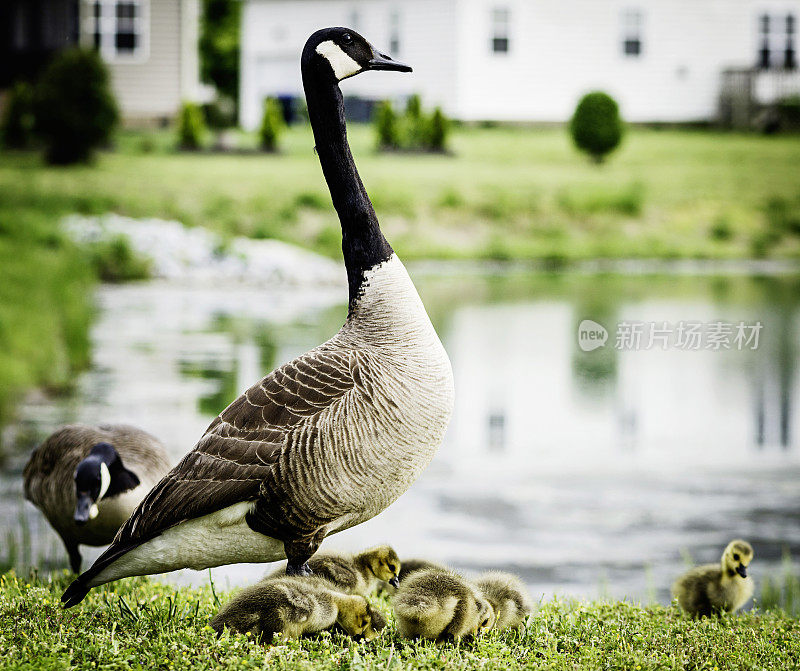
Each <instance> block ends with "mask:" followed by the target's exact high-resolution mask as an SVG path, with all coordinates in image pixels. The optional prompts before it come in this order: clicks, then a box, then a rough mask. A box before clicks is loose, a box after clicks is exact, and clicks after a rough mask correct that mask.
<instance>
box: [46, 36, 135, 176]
mask: <svg viewBox="0 0 800 671" xmlns="http://www.w3.org/2000/svg"><path fill="white" fill-rule="evenodd" d="M35 117H36V129H37V131H38V134H39V135H40V136H41V138H42V140H43V141H44V143H45V147H46V156H47V160H48V161H49V162H50V163H61V164H65V163H79V162H85V161H88V160H89V159H90V158H91V156H92V153H93V152H94V150H95V149H97V148H98V147H101V146H103V145H104V144H106V143H107V142H108V141H109V139H110V138H111V133H112V131H113V130H114V126H115V125H116V123H117V121H118V119H119V113H118V111H117V104H116V102H115V100H114V96H113V94H112V93H111V88H110V86H109V76H108V70H107V69H106V66H105V64H104V63H103V61H102V60H101V59H100V56H99V55H98V54H97V53H96V52H95V51H89V50H83V49H70V50H67V51H63V52H61V53H60V54H58V55H57V56H56V57H55V58H54V59H53V61H52V62H51V63H50V65H49V66H48V67H47V69H46V70H45V71H44V72H43V73H42V76H41V78H40V79H39V82H38V84H37V85H36V91H35Z"/></svg>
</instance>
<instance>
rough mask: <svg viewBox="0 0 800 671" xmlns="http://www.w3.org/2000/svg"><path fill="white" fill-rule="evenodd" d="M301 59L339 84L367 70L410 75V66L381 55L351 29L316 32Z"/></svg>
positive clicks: (324, 29) (326, 29)
mask: <svg viewBox="0 0 800 671" xmlns="http://www.w3.org/2000/svg"><path fill="white" fill-rule="evenodd" d="M302 60H303V64H304V65H313V66H315V67H316V68H317V69H319V70H323V71H327V72H330V73H331V75H332V76H333V78H334V79H335V80H336V81H339V82H340V81H342V80H343V79H347V78H348V77H352V76H353V75H357V74H358V73H360V72H366V71H368V70H394V71H396V72H411V67H410V66H408V65H405V64H404V63H399V62H398V61H396V60H394V59H393V58H392V57H391V56H387V55H386V54H384V53H381V52H380V51H378V50H377V49H376V48H375V47H373V46H372V45H371V44H370V43H369V42H367V40H365V39H364V38H363V37H362V36H361V35H359V34H358V33H357V32H356V31H355V30H352V29H350V28H323V29H322V30H318V31H317V32H315V33H314V34H313V35H311V37H309V38H308V41H307V42H306V46H305V48H304V49H303V59H302Z"/></svg>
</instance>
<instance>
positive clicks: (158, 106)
mask: <svg viewBox="0 0 800 671" xmlns="http://www.w3.org/2000/svg"><path fill="white" fill-rule="evenodd" d="M82 16H83V19H82V41H83V43H84V44H87V45H89V44H91V43H92V36H91V30H92V25H93V21H92V19H91V3H89V2H84V3H83V6H82ZM145 16H146V28H145V31H146V35H145V38H144V43H145V48H144V49H143V50H142V52H141V53H139V54H136V55H135V56H132V57H107V58H106V63H107V65H108V68H109V72H110V73H111V81H112V87H113V90H114V94H115V95H116V97H117V101H118V103H119V106H120V109H121V110H122V115H123V118H124V119H125V120H126V121H128V122H137V121H149V120H158V119H168V118H171V117H174V116H175V115H176V114H177V112H178V109H179V107H180V104H181V101H182V100H183V99H195V98H197V97H198V95H199V93H198V92H199V90H200V85H199V58H198V53H197V36H198V23H199V0H149V2H147V6H146V13H145Z"/></svg>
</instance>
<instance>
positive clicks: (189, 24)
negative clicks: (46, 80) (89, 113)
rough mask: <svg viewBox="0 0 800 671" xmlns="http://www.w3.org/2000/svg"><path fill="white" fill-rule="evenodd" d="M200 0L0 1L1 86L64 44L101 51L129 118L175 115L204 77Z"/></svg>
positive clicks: (197, 93)
mask: <svg viewBox="0 0 800 671" xmlns="http://www.w3.org/2000/svg"><path fill="white" fill-rule="evenodd" d="M199 29H200V0H37V2H32V1H31V0H0V92H1V91H2V90H3V89H6V88H8V87H9V86H11V85H12V84H13V83H14V82H15V81H17V80H28V81H33V80H35V79H36V77H37V76H38V73H39V72H40V71H41V70H42V69H43V68H44V67H45V66H46V65H47V63H48V62H49V61H50V60H51V59H52V57H53V55H54V54H56V53H57V52H59V51H61V50H62V49H67V48H70V47H74V46H76V45H78V44H81V45H83V46H85V47H91V48H95V49H97V50H98V51H99V52H100V54H101V55H102V57H103V60H104V61H105V62H106V63H107V65H108V69H109V71H110V74H111V84H112V87H113V89H114V93H115V95H116V98H117V102H118V103H119V107H120V111H121V113H122V116H123V118H124V119H125V120H126V121H129V122H130V121H147V122H153V121H160V120H163V119H168V118H170V117H173V116H175V114H176V113H177V111H178V109H179V106H180V102H181V101H182V100H194V101H200V100H205V99H208V97H209V89H208V87H205V86H203V85H201V83H200V61H199V53H198V45H197V42H198V37H199Z"/></svg>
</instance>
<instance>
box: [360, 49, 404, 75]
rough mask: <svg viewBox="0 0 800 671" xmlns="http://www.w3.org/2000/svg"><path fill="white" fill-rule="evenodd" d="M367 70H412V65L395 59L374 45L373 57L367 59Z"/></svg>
mask: <svg viewBox="0 0 800 671" xmlns="http://www.w3.org/2000/svg"><path fill="white" fill-rule="evenodd" d="M365 69H366V70H395V71H397V72H411V66H410V65H406V64H405V63H400V62H399V61H396V60H394V59H393V58H392V57H391V56H387V55H386V54H382V53H381V52H380V51H378V50H377V49H376V48H375V47H372V58H370V59H369V61H367V67H366V68H365Z"/></svg>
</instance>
